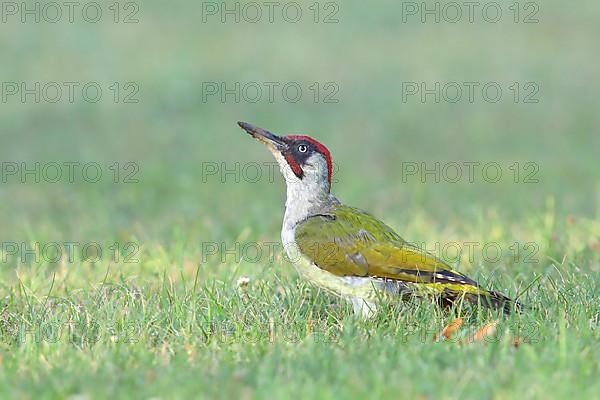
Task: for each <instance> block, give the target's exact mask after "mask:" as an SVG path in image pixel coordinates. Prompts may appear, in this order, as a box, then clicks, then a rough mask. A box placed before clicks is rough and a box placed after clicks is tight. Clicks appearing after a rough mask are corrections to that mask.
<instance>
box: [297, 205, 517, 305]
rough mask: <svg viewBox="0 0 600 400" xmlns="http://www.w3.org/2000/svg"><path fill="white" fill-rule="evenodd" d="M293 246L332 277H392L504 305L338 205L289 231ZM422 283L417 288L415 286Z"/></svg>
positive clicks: (442, 264) (373, 220) (359, 213)
mask: <svg viewBox="0 0 600 400" xmlns="http://www.w3.org/2000/svg"><path fill="white" fill-rule="evenodd" d="M295 239H296V243H297V245H298V247H299V250H300V251H301V252H302V254H304V255H305V256H306V257H308V258H309V259H310V260H312V262H314V263H315V265H316V266H317V267H319V268H320V269H323V270H325V271H327V272H329V273H331V274H333V275H335V276H338V277H370V278H378V279H384V280H388V281H396V282H399V283H402V284H405V286H406V287H408V288H411V291H412V292H415V293H417V294H419V292H424V291H426V292H429V293H431V292H433V293H437V294H440V295H442V297H443V298H447V299H453V298H457V297H460V296H465V297H466V298H468V299H471V300H476V299H478V298H480V297H481V298H482V299H483V301H484V303H486V304H488V305H491V306H495V307H503V308H505V309H506V308H510V303H511V302H510V300H509V299H508V298H507V297H505V296H504V295H502V294H500V293H497V292H493V291H487V290H484V289H482V288H480V286H479V284H478V283H477V282H475V281H474V280H472V279H470V278H468V277H467V276H465V275H463V274H461V273H460V272H458V271H456V270H454V269H452V268H451V267H450V266H449V265H448V264H446V263H445V262H444V261H442V260H440V259H439V258H437V257H435V256H433V255H431V254H429V253H427V252H425V251H423V250H421V249H419V248H418V247H416V246H414V245H411V244H409V243H408V242H406V241H405V240H404V239H402V238H401V237H400V236H399V235H398V234H397V233H396V232H394V230H393V229H392V228H390V227H389V226H387V225H386V224H384V223H383V222H381V221H379V220H378V219H376V218H375V217H373V216H372V215H370V214H368V213H366V212H364V211H362V210H359V209H356V208H353V207H348V206H344V205H335V206H334V207H333V208H331V209H330V210H328V211H327V212H326V213H322V214H318V215H314V216H311V217H309V218H307V219H306V220H304V221H303V222H301V223H300V224H298V226H297V228H296V232H295ZM421 289H423V290H421Z"/></svg>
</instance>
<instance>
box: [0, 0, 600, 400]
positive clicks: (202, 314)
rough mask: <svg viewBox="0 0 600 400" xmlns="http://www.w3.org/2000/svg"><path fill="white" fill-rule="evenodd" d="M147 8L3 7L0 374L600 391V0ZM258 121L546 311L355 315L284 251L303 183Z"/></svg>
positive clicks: (426, 306) (201, 390)
mask: <svg viewBox="0 0 600 400" xmlns="http://www.w3.org/2000/svg"><path fill="white" fill-rule="evenodd" d="M127 4H129V5H127ZM127 4H126V3H120V5H119V7H120V9H119V10H120V13H119V15H118V16H116V15H115V10H114V9H111V8H109V7H110V6H111V5H110V4H108V3H106V4H105V3H102V4H101V6H102V7H103V11H104V13H103V17H102V19H101V20H100V21H98V22H97V23H90V22H88V21H86V20H85V19H82V18H79V15H80V14H78V13H75V21H74V22H73V23H71V22H69V21H65V20H61V21H58V22H56V23H49V22H47V21H44V19H43V18H42V19H41V21H40V22H39V23H36V22H35V21H31V20H26V22H25V23H23V22H21V20H20V19H19V17H20V14H16V17H15V16H13V15H12V14H11V13H12V11H11V12H9V13H8V14H6V10H3V12H4V14H2V17H3V18H4V17H6V21H4V19H3V20H2V22H1V23H0V50H1V54H2V59H3V61H2V63H0V77H1V81H2V93H1V95H2V96H1V102H0V138H1V139H2V146H0V162H1V171H0V172H1V179H2V180H1V182H0V217H1V219H0V246H1V247H0V256H1V257H2V259H1V266H2V268H1V269H0V397H2V398H73V399H75V398H77V399H82V398H83V399H86V398H90V399H95V398H109V397H112V398H165V399H166V398H286V397H290V396H295V397H301V398H336V399H337V398H367V397H371V398H418V399H437V398H478V399H479V398H485V399H507V398H517V397H518V398H527V399H537V398H565V397H569V398H572V399H579V398H581V399H589V398H595V397H597V396H598V395H597V393H600V383H598V379H597V377H598V376H600V361H599V360H600V301H599V294H600V173H599V172H598V149H600V139H599V136H598V128H599V127H600V114H599V113H598V99H597V93H598V91H599V90H600V84H599V81H598V79H597V69H598V68H597V66H598V64H599V63H600V55H599V53H598V51H597V50H596V47H597V43H596V42H597V39H596V38H597V37H598V36H599V34H600V30H599V27H598V24H597V21H598V17H600V6H598V5H597V3H595V2H592V1H584V2H580V3H578V4H577V5H574V4H567V3H565V2H560V1H558V0H550V1H547V2H544V3H526V2H522V3H518V4H519V10H520V13H519V15H518V22H515V18H516V17H515V14H514V12H515V11H514V8H513V9H511V8H509V7H510V6H511V5H510V4H504V3H502V5H501V6H502V7H503V12H504V13H503V18H502V19H501V20H500V21H498V22H497V23H491V22H488V21H486V20H485V19H484V18H483V17H481V18H479V17H478V16H479V15H480V14H477V13H476V14H475V18H476V20H475V21H474V22H473V23H471V22H469V21H468V20H464V19H463V20H460V21H458V22H455V23H451V22H448V21H447V20H446V19H447V18H446V19H444V15H441V19H440V22H439V23H437V22H435V20H433V19H431V18H433V17H429V18H430V19H426V20H425V22H422V19H421V14H419V13H417V14H415V15H413V14H412V13H413V12H415V10H414V8H409V9H407V8H406V7H412V6H413V5H414V4H417V5H418V4H420V3H414V4H413V3H410V4H408V3H407V2H405V3H398V2H392V1H384V2H382V3H381V4H380V5H377V6H375V5H370V4H366V3H365V4H356V5H350V4H344V3H327V2H322V3H316V4H317V6H316V7H317V8H318V10H319V12H318V15H317V14H315V13H316V11H315V10H316V9H315V5H314V2H299V3H298V4H300V6H301V8H302V10H303V17H302V18H301V19H300V20H299V21H298V22H297V23H291V22H289V21H287V20H286V19H285V18H283V17H280V14H278V12H279V11H277V12H276V13H275V14H274V18H275V20H274V22H272V23H271V22H269V21H268V20H266V19H265V18H267V15H268V14H266V13H265V12H266V9H263V10H262V11H263V17H262V18H263V19H262V20H260V21H257V22H254V23H252V22H249V21H247V20H245V19H244V18H243V17H244V15H241V17H240V21H239V22H236V21H235V16H233V17H232V16H230V17H228V18H229V19H226V20H225V22H224V23H223V22H222V20H221V15H220V14H218V13H217V14H214V15H213V14H212V13H213V12H214V10H215V9H214V8H211V7H220V4H221V3H218V2H217V3H210V4H209V3H208V2H204V3H201V2H186V1H182V2H177V3H173V4H169V3H162V2H158V1H148V2H144V3H127ZM131 4H134V5H133V6H132V5H131ZM215 4H216V6H215ZM240 4H241V5H240V10H242V8H241V7H242V6H243V5H244V4H247V3H244V2H242V3H240ZM282 4H285V3H282ZM531 4H534V6H532V5H531ZM535 4H537V6H538V8H537V11H535V10H536V8H535ZM135 5H137V8H136V7H135ZM428 5H429V7H431V8H433V7H435V4H434V2H428ZM132 7H133V8H132ZM207 7H209V8H207ZM230 7H235V6H234V5H233V4H231V5H230ZM282 7H283V5H282ZM311 7H313V8H311ZM440 7H441V6H440ZM532 7H533V8H532ZM136 10H137V11H136ZM9 11H10V10H9ZM246 11H247V12H250V11H252V10H249V9H246ZM447 11H448V12H450V11H451V10H447ZM463 11H464V10H463ZM534 11H535V12H534ZM48 12H50V11H48ZM217 12H220V11H217ZM240 12H241V11H240ZM290 12H291V11H290ZM131 13H133V14H131ZM531 13H533V14H531ZM52 15H53V14H52ZM65 15H68V14H65ZM249 15H250V14H248V15H246V17H248V16H249ZM252 15H254V14H252ZM449 15H450V14H447V15H445V17H448V16H449ZM452 15H453V14H452ZM465 15H466V14H465ZM42 17H43V15H42ZM46 17H47V15H46ZM117 17H118V18H117ZM288 17H289V15H286V18H288ZM526 17H530V18H535V19H537V20H538V21H537V22H530V23H525V22H524V18H526ZM30 18H31V17H30ZM63 18H66V17H63ZM115 18H116V19H115ZM132 18H133V19H137V20H139V21H138V22H134V23H124V21H125V20H127V21H130V20H131V19H132ZM246 19H247V18H246ZM336 19H337V22H335V20H336ZM325 20H327V21H328V22H330V23H325ZM115 21H118V22H115ZM315 21H317V22H315ZM130 22H131V21H130ZM36 82H37V83H39V84H40V85H39V90H38V89H36V88H37V86H36ZM69 82H75V83H76V84H77V86H76V87H77V89H76V90H75V91H74V97H73V101H72V102H71V101H69V99H68V89H67V88H68V87H69ZM470 82H471V83H472V82H475V83H476V85H475V86H474V87H475V88H476V89H475V90H474V92H473V96H474V98H473V101H469V98H468V87H469V85H471V84H470ZM23 83H24V84H26V89H29V92H28V93H29V94H24V93H23V88H22V86H21V84H23ZM237 84H239V90H238V89H237V87H238V86H236V85H237ZM437 84H439V90H438V89H437V87H438V86H437ZM86 85H88V87H91V89H90V91H88V92H85V93H83V92H81V90H80V89H81V88H83V87H84V86H86ZM222 85H225V86H222ZM269 85H271V86H269ZM422 85H424V86H422ZM486 85H487V86H486ZM57 86H58V87H60V88H61V90H62V94H63V96H62V97H61V99H59V100H58V101H56V102H53V101H50V100H53V94H54V93H55V90H56V87H57ZM484 86H486V87H487V88H490V89H489V90H490V91H488V92H483V91H482V88H483V87H484ZM44 87H46V89H44ZM269 87H273V88H274V91H273V92H272V94H273V98H272V101H270V100H271V99H269ZM284 87H286V88H287V89H289V90H288V91H282V89H283V88H284ZM457 87H458V88H460V90H461V91H462V97H461V98H460V99H458V100H457V101H454V100H453V99H455V98H456V93H458V92H457V91H456V90H457ZM97 88H100V90H101V91H102V97H101V98H100V99H99V100H98V101H96V102H92V101H90V96H93V94H94V90H96V89H97ZM223 88H224V89H225V91H226V92H227V90H229V94H224V93H223ZM257 88H258V89H260V93H261V97H260V98H258V99H257V94H258V93H259V92H258V91H257V90H258V89H257ZM297 88H300V89H301V90H302V96H301V97H300V98H298V99H297V101H296V99H295V98H294V90H296V89H297ZM497 88H500V89H501V90H502V93H503V95H502V98H501V99H499V100H498V101H492V99H491V97H490V96H492V93H493V90H495V89H497ZM287 89H286V90H287ZM423 89H425V90H429V91H430V94H423ZM15 90H16V91H17V92H16V93H15V94H11V93H13V92H14V91H15ZM415 90H416V91H417V92H416V93H415V94H410V93H413V92H414V91H415ZM25 92H26V93H27V91H25ZM38 95H39V97H40V99H39V101H36V96H38ZM422 96H424V97H422ZM436 97H439V101H437V99H436ZM254 100H256V101H254ZM533 100H537V101H533ZM238 120H245V121H248V122H251V123H254V124H256V125H258V126H261V127H264V128H267V129H270V130H272V131H273V132H275V133H279V134H287V133H299V134H309V135H312V136H314V137H316V138H317V139H319V140H320V141H322V142H323V143H325V144H326V145H327V146H328V147H329V149H330V150H331V152H332V155H333V159H334V164H335V165H334V183H333V192H334V193H335V194H336V195H337V196H338V197H339V198H340V199H341V200H342V201H344V202H345V203H347V204H349V205H353V206H357V207H360V208H363V209H365V210H368V211H369V212H371V213H373V214H374V215H376V216H378V217H380V218H382V219H383V220H384V221H385V222H386V223H388V224H389V225H390V226H392V227H393V228H395V229H396V230H397V231H398V233H399V234H400V235H401V236H403V237H404V238H405V239H406V240H408V241H410V242H414V243H417V244H419V245H421V246H423V247H425V248H426V249H427V250H428V251H430V252H432V253H434V254H436V255H438V256H440V257H442V258H444V259H446V260H447V261H448V262H449V263H450V264H451V265H453V266H456V268H458V269H459V270H460V271H462V272H464V273H466V274H468V275H469V276H471V277H473V278H476V279H477V280H479V281H480V282H481V283H483V284H485V285H487V286H489V287H490V288H493V289H495V290H500V291H502V292H504V293H506V294H508V295H510V296H512V297H515V296H519V300H520V301H521V302H522V303H523V304H525V305H526V306H527V309H526V310H525V311H524V312H522V313H520V314H511V315H502V314H499V313H497V312H495V311H490V310H486V309H480V308H478V307H476V306H467V305H465V306H464V307H460V306H457V307H454V308H450V309H442V308H440V307H438V306H437V305H436V304H434V303H432V302H430V301H427V300H409V301H407V302H403V303H399V302H393V301H389V300H388V299H382V301H381V307H380V310H379V311H378V313H377V314H376V315H375V316H374V317H373V318H372V319H369V320H362V319H357V318H355V317H354V316H353V313H352V307H351V305H349V304H346V303H345V302H343V301H341V300H339V299H337V298H335V297H332V296H331V295H329V294H327V293H324V292H322V291H320V290H318V289H317V288H314V287H312V286H310V285H309V284H307V283H306V282H304V281H302V280H300V279H299V277H298V276H297V274H296V273H295V271H294V269H293V267H292V265H291V264H290V263H289V262H288V261H287V260H286V259H285V257H284V256H283V253H282V249H281V245H280V244H279V240H280V238H279V236H280V228H281V220H282V216H283V212H284V201H285V185H284V182H283V179H282V178H281V177H280V176H279V173H278V171H277V169H276V168H275V167H274V164H273V160H272V159H271V156H270V154H268V152H267V151H266V150H265V149H264V148H263V147H262V146H261V145H260V144H259V143H257V142H256V141H253V140H251V138H249V137H248V135H247V134H245V133H244V132H242V131H241V130H240V129H239V128H238V127H237V125H236V122H237V121H238ZM57 172H58V173H59V175H57ZM498 172H499V173H500V175H499V174H498ZM98 173H100V174H98ZM459 317H460V318H463V322H464V323H463V325H462V327H461V328H460V329H459V330H458V331H457V332H456V333H455V334H454V335H453V336H452V337H450V338H448V339H446V340H435V338H436V337H438V339H439V336H440V333H441V332H442V331H443V330H444V328H445V327H447V326H448V325H449V324H451V323H452V321H453V320H455V319H456V318H459ZM490 323H495V329H494V330H493V332H492V331H491V330H490V332H488V333H489V334H488V335H487V336H485V337H483V338H481V339H480V340H475V339H474V336H478V335H477V334H478V333H481V332H479V331H480V329H481V328H482V327H484V326H486V325H487V326H489V325H488V324H490Z"/></svg>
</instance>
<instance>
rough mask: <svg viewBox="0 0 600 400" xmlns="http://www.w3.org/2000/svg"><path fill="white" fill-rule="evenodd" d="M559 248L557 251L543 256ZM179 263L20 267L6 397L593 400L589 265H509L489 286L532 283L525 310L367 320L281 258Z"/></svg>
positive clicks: (414, 304)
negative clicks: (441, 336) (477, 336)
mask: <svg viewBox="0 0 600 400" xmlns="http://www.w3.org/2000/svg"><path fill="white" fill-rule="evenodd" d="M577 225H578V224H575V225H574V226H571V227H570V228H568V230H567V232H577V231H578V229H579V228H578V227H577ZM476 230H477V229H476V227H472V231H473V232H474V231H476ZM499 243H502V242H499ZM504 244H507V243H503V245H504ZM177 245H178V243H173V246H174V247H176V246H177ZM553 251H554V252H560V251H564V249H559V246H558V245H553V246H551V247H549V248H548V249H546V250H545V253H552V252H553ZM178 253H179V250H178V249H177V248H173V249H160V250H157V249H156V248H155V247H153V246H148V247H147V248H144V249H143V250H141V251H140V259H141V260H146V261H142V262H140V263H139V264H135V265H134V266H133V268H132V265H128V264H124V263H110V262H101V263H96V264H91V263H86V262H82V263H81V264H78V265H77V266H76V267H75V266H73V265H68V264H67V263H66V262H62V264H61V263H57V264H55V265H51V264H48V263H40V264H37V265H20V266H18V267H17V268H16V271H15V272H16V274H15V276H16V278H15V279H13V283H11V284H5V287H4V290H5V296H4V298H3V300H2V305H1V307H2V311H1V320H0V327H1V330H2V341H1V344H0V346H1V347H0V349H1V350H0V362H1V366H2V369H1V371H2V372H1V374H0V382H1V383H2V385H1V386H0V387H2V389H1V390H0V392H1V393H2V397H11V398H14V397H19V398H22V397H30V396H31V397H47V398H59V397H60V398H62V397H68V396H74V395H84V396H91V397H93V398H96V397H111V396H119V397H136V398H150V397H156V396H159V397H163V396H164V397H190V396H192V397H211V398H230V397H268V396H277V397H283V396H290V395H296V396H301V397H313V396H317V397H323V398H339V397H340V396H344V397H351V398H360V397H365V396H373V397H397V396H398V395H400V394H401V395H402V396H407V397H413V398H414V397H424V398H428V397H432V398H433V397H435V398H460V397H468V398H475V397H477V398H481V397H484V398H512V397H517V396H524V397H526V398H539V397H550V398H561V397H564V396H567V395H569V393H572V391H573V390H574V388H575V387H576V388H577V396H576V397H577V398H591V397H593V396H594V393H596V392H597V390H598V385H597V383H595V379H594V377H595V376H597V374H598V372H600V371H599V366H598V362H597V360H598V357H599V356H600V354H599V352H600V347H599V346H598V339H599V333H598V323H599V316H600V309H599V306H598V302H597V301H596V300H597V293H598V289H599V288H598V286H599V285H600V281H598V271H597V264H595V263H592V262H587V263H585V262H584V263H579V264H577V263H574V262H569V261H566V260H565V262H564V263H563V264H560V263H559V262H558V261H556V260H555V261H551V260H548V259H547V258H545V257H544V259H543V261H540V262H538V263H537V264H536V266H535V267H533V269H534V271H532V265H527V264H524V263H522V261H519V260H517V261H516V262H515V261H514V260H513V261H512V262H508V263H505V264H504V265H502V266H497V267H496V268H494V269H493V271H494V277H493V279H490V280H491V281H492V282H490V284H494V285H495V286H497V287H498V286H499V287H502V286H500V284H504V285H505V286H503V288H504V289H506V290H509V291H510V292H511V294H513V295H514V294H515V293H516V291H517V289H519V288H520V289H525V288H524V286H525V285H526V284H528V283H529V282H530V281H533V280H534V279H535V281H534V282H533V284H532V285H531V287H530V288H529V289H527V290H526V291H525V294H524V295H523V296H522V298H521V299H522V301H523V302H524V303H526V304H528V305H529V306H530V310H528V311H526V312H524V313H523V314H520V315H519V314H516V315H510V316H502V315H498V314H496V313H495V312H491V311H488V310H481V309H478V308H477V307H465V308H464V309H460V310H459V309H452V310H442V309H440V308H439V307H437V306H436V305H434V304H431V303H429V302H428V301H418V300H414V301H409V302H407V303H400V304H396V303H391V302H384V303H383V304H382V309H381V310H380V311H379V312H378V313H377V314H376V315H375V317H374V318H373V319H371V320H367V321H364V320H359V319H356V318H354V317H353V316H352V309H351V307H350V306H349V305H348V304H346V303H343V302H340V301H337V300H336V299H334V298H332V297H330V296H329V295H326V294H324V293H321V292H320V291H318V290H316V289H314V288H312V287H310V286H308V285H307V284H305V283H304V282H301V281H298V280H297V278H296V277H295V275H294V274H293V273H291V272H290V266H289V265H288V264H286V263H283V262H281V260H279V255H277V256H276V257H275V259H274V260H273V262H271V263H269V262H268V261H264V264H263V263H261V264H260V265H256V264H252V263H247V262H246V263H245V262H244V261H241V262H239V263H236V262H231V261H229V260H225V261H226V262H225V263H222V262H221V260H220V255H219V256H218V257H216V260H208V262H207V263H206V264H205V265H200V266H198V265H196V264H194V263H192V262H189V261H186V262H183V263H174V264H173V265H171V266H169V267H162V266H163V265H169V264H170V263H171V262H172V259H174V258H175V259H176V258H178V257H179V255H180V254H178ZM181 253H182V254H186V253H187V251H185V250H183V251H182V252H181ZM537 256H540V257H541V256H542V254H537ZM229 257H233V255H229ZM572 257H573V258H574V259H576V258H577V254H573V256H572ZM597 257H598V254H597V253H595V255H593V256H592V255H591V254H586V257H582V258H584V259H588V260H590V259H592V258H595V259H597ZM191 258H192V259H193V258H194V257H193V256H192V257H191ZM511 259H512V257H511ZM263 265H264V269H263V268H262V266H263ZM158 266H160V267H158ZM257 266H260V268H257ZM509 270H511V271H510V272H509ZM484 271H485V272H484ZM489 272H490V268H489V267H487V268H485V267H483V266H481V267H474V268H473V272H472V273H475V274H477V273H481V274H486V273H489ZM512 275H516V276H518V277H520V278H516V279H515V278H512ZM240 276H249V282H248V283H247V284H246V283H245V282H244V281H240V283H239V284H238V279H239V277H240ZM536 276H537V277H538V278H537V279H536V278H534V277H536ZM517 282H519V283H517ZM458 314H460V315H461V316H463V317H465V319H466V322H465V325H464V326H463V327H462V328H461V330H460V331H459V333H458V335H457V337H456V338H453V339H451V340H447V341H442V342H434V339H433V338H434V335H435V334H436V333H439V332H440V331H441V330H442V329H443V327H444V326H445V325H447V324H448V323H449V322H450V321H451V320H452V319H453V318H454V316H456V315H458ZM490 321H498V322H499V323H498V327H497V331H496V333H495V334H493V335H492V336H490V337H488V338H486V339H485V340H484V341H482V342H475V343H470V342H468V341H467V342H466V343H465V342H464V341H465V339H467V338H469V337H470V336H472V335H473V334H474V333H475V332H476V331H477V330H478V329H479V328H481V326H482V325H484V324H485V323H488V322H490ZM515 341H517V342H518V346H515Z"/></svg>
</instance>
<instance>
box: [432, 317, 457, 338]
mask: <svg viewBox="0 0 600 400" xmlns="http://www.w3.org/2000/svg"><path fill="white" fill-rule="evenodd" d="M463 322H464V320H463V319H462V318H455V319H453V320H452V322H450V323H449V324H448V325H447V326H446V327H445V328H444V329H442V332H441V333H438V334H436V335H435V336H434V337H433V340H434V341H435V342H439V341H440V340H448V339H452V337H453V336H454V334H455V333H456V332H457V331H458V330H459V329H460V327H461V326H462V324H463Z"/></svg>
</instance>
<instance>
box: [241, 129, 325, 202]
mask: <svg viewBox="0 0 600 400" xmlns="http://www.w3.org/2000/svg"><path fill="white" fill-rule="evenodd" d="M238 125H239V126H240V127H241V128H242V129H244V130H245V131H246V132H248V133H249V134H250V135H252V136H253V137H254V138H256V139H258V140H259V141H260V142H262V143H263V144H264V145H265V146H267V148H268V149H269V150H270V151H271V153H272V154H273V156H274V157H275V159H276V160H277V163H278V164H279V169H280V170H281V173H282V174H283V176H284V178H285V180H286V183H287V185H288V186H290V185H294V186H295V185H298V184H299V185H301V186H304V187H314V186H316V187H318V188H319V189H321V190H324V191H326V192H327V193H329V191H330V189H331V175H332V163H331V155H330V154H329V150H327V147H325V146H324V145H322V144H321V143H319V142H318V141H317V140H315V139H313V138H311V137H309V136H298V135H289V136H277V135H274V134H273V133H271V132H269V131H267V130H264V129H262V128H258V127H256V126H253V125H251V124H248V123H246V122H238Z"/></svg>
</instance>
